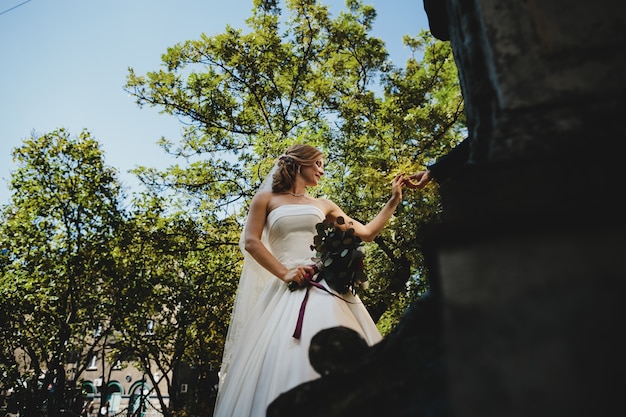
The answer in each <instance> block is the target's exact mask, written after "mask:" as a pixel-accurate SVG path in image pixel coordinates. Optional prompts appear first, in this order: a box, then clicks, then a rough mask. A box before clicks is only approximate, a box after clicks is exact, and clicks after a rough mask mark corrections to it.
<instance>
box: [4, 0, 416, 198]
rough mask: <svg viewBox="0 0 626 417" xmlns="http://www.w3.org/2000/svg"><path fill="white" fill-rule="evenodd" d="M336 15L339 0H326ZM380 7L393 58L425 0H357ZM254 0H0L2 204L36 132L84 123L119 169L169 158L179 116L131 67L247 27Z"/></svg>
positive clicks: (152, 66) (155, 65)
mask: <svg viewBox="0 0 626 417" xmlns="http://www.w3.org/2000/svg"><path fill="white" fill-rule="evenodd" d="M322 3H324V4H327V5H329V6H330V9H331V13H333V15H334V16H336V15H337V14H338V13H339V12H340V11H341V10H344V9H345V1H344V0H322ZM363 3H365V4H371V5H373V6H374V8H375V9H376V11H377V14H378V16H377V18H376V21H375V24H374V30H373V34H374V35H375V36H377V37H380V38H381V39H383V40H384V41H385V43H386V45H387V48H388V50H389V52H390V55H391V59H392V60H393V61H394V62H395V63H396V65H404V63H405V61H406V59H407V58H408V57H409V56H410V50H409V49H408V48H406V47H404V46H403V45H402V36H404V35H407V34H408V35H416V34H417V33H419V32H420V30H422V29H428V21H427V18H426V14H425V12H424V8H423V2H422V0H363ZM251 10H252V0H54V1H50V0H0V56H1V57H2V64H0V92H1V93H0V94H1V99H0V204H6V203H8V202H9V191H8V186H7V184H8V182H9V180H10V173H11V171H12V170H13V169H14V168H15V165H14V164H13V162H12V159H11V150H12V149H13V148H15V147H18V146H21V144H22V141H23V140H24V139H27V138H29V137H30V136H31V134H32V133H33V132H36V133H37V134H43V133H48V132H51V131H53V130H55V129H58V128H61V127H63V128H66V129H67V130H68V131H69V132H70V134H71V135H72V136H75V135H77V134H79V133H80V132H81V131H82V130H83V129H87V130H89V132H90V133H91V134H92V136H93V137H94V138H95V139H96V140H97V141H98V142H100V143H101V145H102V149H103V150H104V152H105V163H106V164H107V165H109V166H112V167H114V168H116V169H117V170H119V171H120V180H121V181H122V183H123V184H124V186H125V188H126V189H127V192H128V193H129V194H130V193H131V192H132V191H133V190H135V189H137V187H138V184H137V182H136V180H135V179H134V176H133V175H132V174H129V173H127V171H128V170H130V169H133V168H135V167H137V166H141V165H143V166H149V167H157V168H164V167H167V166H168V165H171V164H173V163H174V162H175V161H174V160H173V159H171V158H170V157H168V156H167V155H166V154H165V153H164V152H163V151H162V150H161V149H160V148H159V147H158V146H157V145H156V142H157V140H159V138H161V136H166V137H168V138H170V139H176V138H178V137H180V132H181V130H182V125H181V124H180V122H179V121H177V119H175V118H174V117H172V116H167V115H161V114H159V109H157V108H147V107H144V108H143V109H140V108H139V107H137V105H136V104H135V102H134V100H133V98H132V97H130V96H129V95H128V94H127V93H126V92H125V91H124V90H123V86H124V84H125V81H126V75H127V72H128V71H127V69H128V67H132V68H133V69H134V70H135V71H136V73H137V74H145V73H146V72H148V71H156V70H158V69H159V67H160V65H161V55H162V54H163V53H165V52H166V50H167V48H168V47H169V46H173V45H175V44H177V43H181V42H184V41H186V40H191V39H198V38H199V37H200V35H201V34H202V33H205V34H207V35H208V36H213V35H216V34H219V33H222V32H224V28H225V27H226V25H227V24H230V25H231V26H233V27H236V28H242V29H244V30H245V29H246V25H245V19H247V18H248V17H250V16H251V14H252V12H251Z"/></svg>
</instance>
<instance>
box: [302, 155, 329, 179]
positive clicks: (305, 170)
mask: <svg viewBox="0 0 626 417" xmlns="http://www.w3.org/2000/svg"><path fill="white" fill-rule="evenodd" d="M300 175H301V176H302V178H303V179H304V181H305V182H306V185H307V186H315V185H317V184H318V183H319V181H320V178H322V175H324V160H323V159H318V160H317V161H315V163H314V164H313V165H309V166H303V167H302V168H301V169H300Z"/></svg>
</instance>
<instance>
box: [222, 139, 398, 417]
mask: <svg viewBox="0 0 626 417" xmlns="http://www.w3.org/2000/svg"><path fill="white" fill-rule="evenodd" d="M322 175H324V159H323V155H322V152H321V151H320V150H319V149H317V148H315V147H313V146H309V145H293V146H291V147H289V148H288V149H287V150H286V151H285V153H284V154H283V155H281V156H280V157H279V158H278V161H277V162H276V164H275V166H274V168H273V169H272V172H270V174H269V175H268V178H266V180H265V181H264V183H263V184H262V185H261V189H260V190H259V191H258V192H257V194H256V195H255V196H254V198H253V199H252V202H251V205H250V211H249V213H248V218H247V221H246V225H245V228H244V232H243V235H242V246H243V248H242V249H243V250H242V252H243V254H244V264H243V269H242V274H241V278H240V281H239V287H238V289H237V295H236V298H235V304H234V307H233V313H232V316H231V321H230V325H229V328H228V335H227V338H226V343H225V346H224V353H223V357H222V367H221V369H220V382H219V389H218V395H217V402H216V405H215V412H214V417H244V416H250V417H252V416H265V414H266V409H267V406H268V405H269V404H270V403H271V402H272V401H273V400H274V399H275V398H276V397H278V396H279V395H280V394H281V393H283V392H285V391H288V390H290V389H292V388H294V387H296V386H297V385H300V384H302V383H304V382H307V381H310V380H312V379H315V378H318V377H319V376H320V375H319V374H318V373H317V372H316V371H315V370H314V369H313V367H312V366H311V365H310V363H309V359H308V350H309V344H310V341H311V338H312V337H313V336H314V335H315V334H316V333H317V332H319V331H320V330H323V329H327V328H331V327H335V326H345V327H348V328H350V329H353V330H355V331H357V332H358V333H359V334H360V335H361V336H363V338H364V339H365V340H366V341H367V343H368V344H369V345H373V344H375V343H377V342H379V341H380V340H381V335H380V333H379V331H378V329H377V328H376V326H375V323H374V321H373V320H372V318H371V317H370V315H369V313H368V312H367V310H366V309H365V307H364V306H363V304H362V303H361V302H360V300H359V299H358V297H357V296H355V295H353V294H352V293H351V292H348V294H341V298H339V297H334V296H332V295H331V294H329V293H328V292H325V291H323V290H321V289H319V288H315V287H312V288H310V290H309V291H308V292H307V291H304V290H297V291H290V290H289V288H288V285H287V284H288V283H290V282H292V281H293V282H295V283H297V284H298V285H299V286H301V287H304V286H306V282H305V280H306V277H307V275H309V276H313V274H314V273H315V271H314V267H313V266H312V261H311V258H312V257H313V256H315V252H314V251H313V250H312V249H311V244H312V243H313V237H314V236H315V234H316V229H315V225H316V224H317V223H320V222H322V221H324V220H325V221H328V222H334V221H335V220H336V219H337V218H338V217H343V218H344V219H345V221H346V222H345V224H346V225H349V226H350V227H352V228H354V234H355V235H357V236H359V237H360V238H361V239H362V240H363V241H372V240H373V239H374V238H375V237H376V236H377V235H378V233H380V231H381V230H382V229H383V227H384V226H385V225H386V224H387V222H388V221H389V219H390V218H391V216H392V215H393V213H394V211H395V209H396V207H397V206H398V204H399V202H400V200H401V199H402V188H403V186H404V185H405V181H406V179H405V178H404V176H403V175H398V176H396V177H395V178H394V180H393V182H392V187H391V198H390V199H389V201H388V202H387V204H385V206H384V207H383V208H382V209H381V211H380V212H379V213H378V214H377V215H376V217H374V219H372V220H371V221H370V222H369V223H367V224H362V223H360V222H358V221H357V220H354V219H352V218H350V217H349V216H348V215H346V214H345V213H344V212H343V210H342V209H341V208H339V206H337V205H336V204H335V203H333V202H332V201H330V200H328V199H325V198H313V197H311V196H309V195H307V194H306V187H314V186H316V185H317V184H318V182H319V180H320V178H321V177H322ZM320 284H322V285H324V286H325V287H326V288H329V287H328V285H326V283H325V282H324V280H323V279H322V280H321V281H320ZM292 285H293V284H292ZM330 291H332V290H330ZM305 293H306V294H307V295H308V300H307V304H306V311H305V314H304V317H303V319H302V321H301V325H302V327H301V332H300V335H299V337H297V336H295V335H294V328H295V327H296V322H297V321H298V314H299V310H300V306H301V304H302V301H303V298H304V297H305Z"/></svg>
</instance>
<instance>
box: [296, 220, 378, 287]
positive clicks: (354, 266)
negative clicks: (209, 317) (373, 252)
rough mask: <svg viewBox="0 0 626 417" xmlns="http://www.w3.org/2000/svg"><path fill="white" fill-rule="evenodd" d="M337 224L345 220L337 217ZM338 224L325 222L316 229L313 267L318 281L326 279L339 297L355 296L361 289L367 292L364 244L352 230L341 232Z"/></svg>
mask: <svg viewBox="0 0 626 417" xmlns="http://www.w3.org/2000/svg"><path fill="white" fill-rule="evenodd" d="M336 224H337V225H343V224H345V220H344V218H343V217H338V218H337V221H336ZM336 224H335V223H330V222H326V221H324V222H321V223H318V224H317V225H316V226H315V227H316V230H317V235H315V237H314V238H313V244H312V245H311V249H313V250H315V251H316V257H315V258H312V260H313V261H314V265H313V268H314V269H315V271H316V272H319V274H318V278H317V281H319V280H321V279H325V280H326V283H327V284H328V286H329V287H330V288H332V289H333V290H335V291H337V292H338V293H340V294H345V293H347V292H348V291H352V293H355V292H356V289H357V288H359V287H360V288H363V289H366V288H367V276H366V275H365V272H364V271H363V258H364V257H365V254H364V252H363V248H362V246H363V242H362V240H361V238H359V237H358V236H355V235H354V229H353V228H351V227H350V228H347V229H346V230H341V229H340V228H339V227H337V226H336ZM290 284H292V283H290ZM294 284H295V285H290V287H289V288H290V289H291V290H292V291H293V290H295V289H297V288H298V286H297V283H294Z"/></svg>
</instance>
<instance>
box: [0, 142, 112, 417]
mask: <svg viewBox="0 0 626 417" xmlns="http://www.w3.org/2000/svg"><path fill="white" fill-rule="evenodd" d="M13 157H14V160H15V161H16V162H17V164H18V168H17V169H16V170H15V172H13V174H12V179H11V184H10V189H11V190H12V195H11V202H10V204H8V205H7V206H5V207H4V208H3V209H4V210H3V213H2V224H1V225H0V228H1V230H2V233H1V234H0V236H1V238H0V239H1V248H2V261H1V262H0V266H1V268H2V271H1V272H2V275H1V278H0V280H1V281H0V291H2V297H0V299H1V301H0V302H1V303H2V304H3V305H2V312H3V313H2V314H3V315H4V316H3V320H2V324H1V326H2V330H1V331H2V333H3V337H2V341H1V342H0V343H1V344H2V363H0V367H2V372H0V373H1V374H2V375H3V377H6V378H7V380H5V381H3V383H4V384H5V387H7V388H8V387H11V388H13V389H14V390H15V393H14V395H15V398H17V399H18V400H19V401H20V410H19V411H20V414H21V415H24V416H39V415H40V409H42V408H44V407H45V408H46V409H47V412H48V415H51V416H54V415H57V413H58V412H59V410H60V409H61V408H68V407H80V406H81V405H82V402H80V401H79V403H78V404H76V403H75V402H73V401H74V400H75V399H76V395H77V393H79V392H80V386H79V385H78V384H77V383H78V382H79V381H78V378H79V376H80V374H81V372H82V371H83V370H84V368H85V366H86V364H87V360H86V358H88V357H89V356H91V355H92V354H94V353H95V351H96V350H97V349H99V347H98V346H100V345H101V344H102V341H103V338H104V337H106V335H107V334H109V333H110V332H109V328H108V323H109V321H108V316H109V314H110V312H111V310H112V309H113V308H114V301H113V299H112V298H111V289H112V288H114V287H115V286H117V285H118V283H117V280H118V278H119V277H118V276H117V274H116V268H115V260H114V248H115V241H116V239H115V236H116V231H117V229H118V228H119V226H120V225H121V224H122V223H123V221H124V214H123V212H122V210H121V209H120V201H121V197H122V196H121V194H120V188H119V185H118V182H117V179H116V171H115V170H113V169H112V168H110V167H107V166H105V165H104V161H103V153H102V151H101V150H100V148H99V145H98V143H97V142H96V141H95V140H94V139H93V138H92V137H91V135H90V134H89V132H87V131H83V132H82V133H81V134H80V135H78V137H76V138H71V137H70V135H69V133H68V132H66V131H65V130H64V129H60V130H56V131H54V132H52V133H49V134H45V135H41V136H37V135H33V136H32V137H31V138H30V139H27V140H25V141H24V144H23V146H22V147H20V148H17V149H15V150H14V152H13ZM98 328H100V330H102V331H101V332H99V333H94V330H96V329H98ZM67 364H73V365H72V366H70V367H69V368H68V372H67V374H66V365H67Z"/></svg>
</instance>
